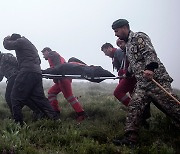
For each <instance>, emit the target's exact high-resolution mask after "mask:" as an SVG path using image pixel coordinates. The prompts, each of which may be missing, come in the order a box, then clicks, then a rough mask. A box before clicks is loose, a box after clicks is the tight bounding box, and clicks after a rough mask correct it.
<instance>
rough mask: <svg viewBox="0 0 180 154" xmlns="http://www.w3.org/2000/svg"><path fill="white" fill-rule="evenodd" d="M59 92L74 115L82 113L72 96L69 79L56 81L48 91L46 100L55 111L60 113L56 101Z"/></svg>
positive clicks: (80, 107) (77, 102)
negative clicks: (73, 111) (69, 105)
mask: <svg viewBox="0 0 180 154" xmlns="http://www.w3.org/2000/svg"><path fill="white" fill-rule="evenodd" d="M60 92H62V93H63V95H64V97H65V98H66V100H67V101H68V102H69V103H70V104H71V106H72V107H73V109H74V110H75V112H76V113H79V112H83V111H84V110H83V108H82V106H81V105H80V103H79V101H78V100H77V98H76V97H74V96H73V93H72V87H71V80H70V79H61V80H58V82H57V83H55V84H54V85H53V86H52V87H51V88H50V89H49V90H48V99H49V101H50V103H51V105H52V107H53V108H54V110H55V111H60V108H59V106H58V100H57V95H58V94H59V93H60Z"/></svg>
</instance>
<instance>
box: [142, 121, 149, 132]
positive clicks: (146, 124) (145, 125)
mask: <svg viewBox="0 0 180 154" xmlns="http://www.w3.org/2000/svg"><path fill="white" fill-rule="evenodd" d="M142 126H143V127H144V128H145V129H147V130H149V128H150V125H149V123H148V122H147V121H146V120H143V121H142Z"/></svg>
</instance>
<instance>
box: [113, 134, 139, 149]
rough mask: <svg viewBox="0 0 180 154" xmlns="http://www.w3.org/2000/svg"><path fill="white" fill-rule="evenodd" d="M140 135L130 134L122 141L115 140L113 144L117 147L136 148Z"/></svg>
mask: <svg viewBox="0 0 180 154" xmlns="http://www.w3.org/2000/svg"><path fill="white" fill-rule="evenodd" d="M137 138H138V134H137V133H136V132H128V133H126V134H125V135H124V137H123V138H122V139H114V140H113V143H114V144H115V145H117V146H121V145H127V146H130V147H134V146H135V145H136V143H137Z"/></svg>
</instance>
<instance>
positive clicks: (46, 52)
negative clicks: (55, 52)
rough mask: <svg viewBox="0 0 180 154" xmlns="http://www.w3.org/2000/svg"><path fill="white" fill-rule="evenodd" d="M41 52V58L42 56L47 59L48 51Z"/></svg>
mask: <svg viewBox="0 0 180 154" xmlns="http://www.w3.org/2000/svg"><path fill="white" fill-rule="evenodd" d="M42 54H43V58H44V59H45V60H48V56H49V52H48V51H47V50H46V51H44V52H43V53H42Z"/></svg>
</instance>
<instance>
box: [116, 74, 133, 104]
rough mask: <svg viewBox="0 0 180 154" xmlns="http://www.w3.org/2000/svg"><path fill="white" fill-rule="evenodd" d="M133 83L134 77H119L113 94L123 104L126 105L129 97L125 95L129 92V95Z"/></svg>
mask: <svg viewBox="0 0 180 154" xmlns="http://www.w3.org/2000/svg"><path fill="white" fill-rule="evenodd" d="M135 85H136V78H135V77H130V78H124V79H120V80H119V84H118V86H117V87H116V89H115V90H114V96H115V97H116V98H117V99H118V100H119V101H120V102H122V103H123V104H124V105H125V106H128V104H129V101H130V97H129V96H128V95H127V93H128V92H129V94H130V95H131V94H132V93H133V90H134V87H135Z"/></svg>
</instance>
